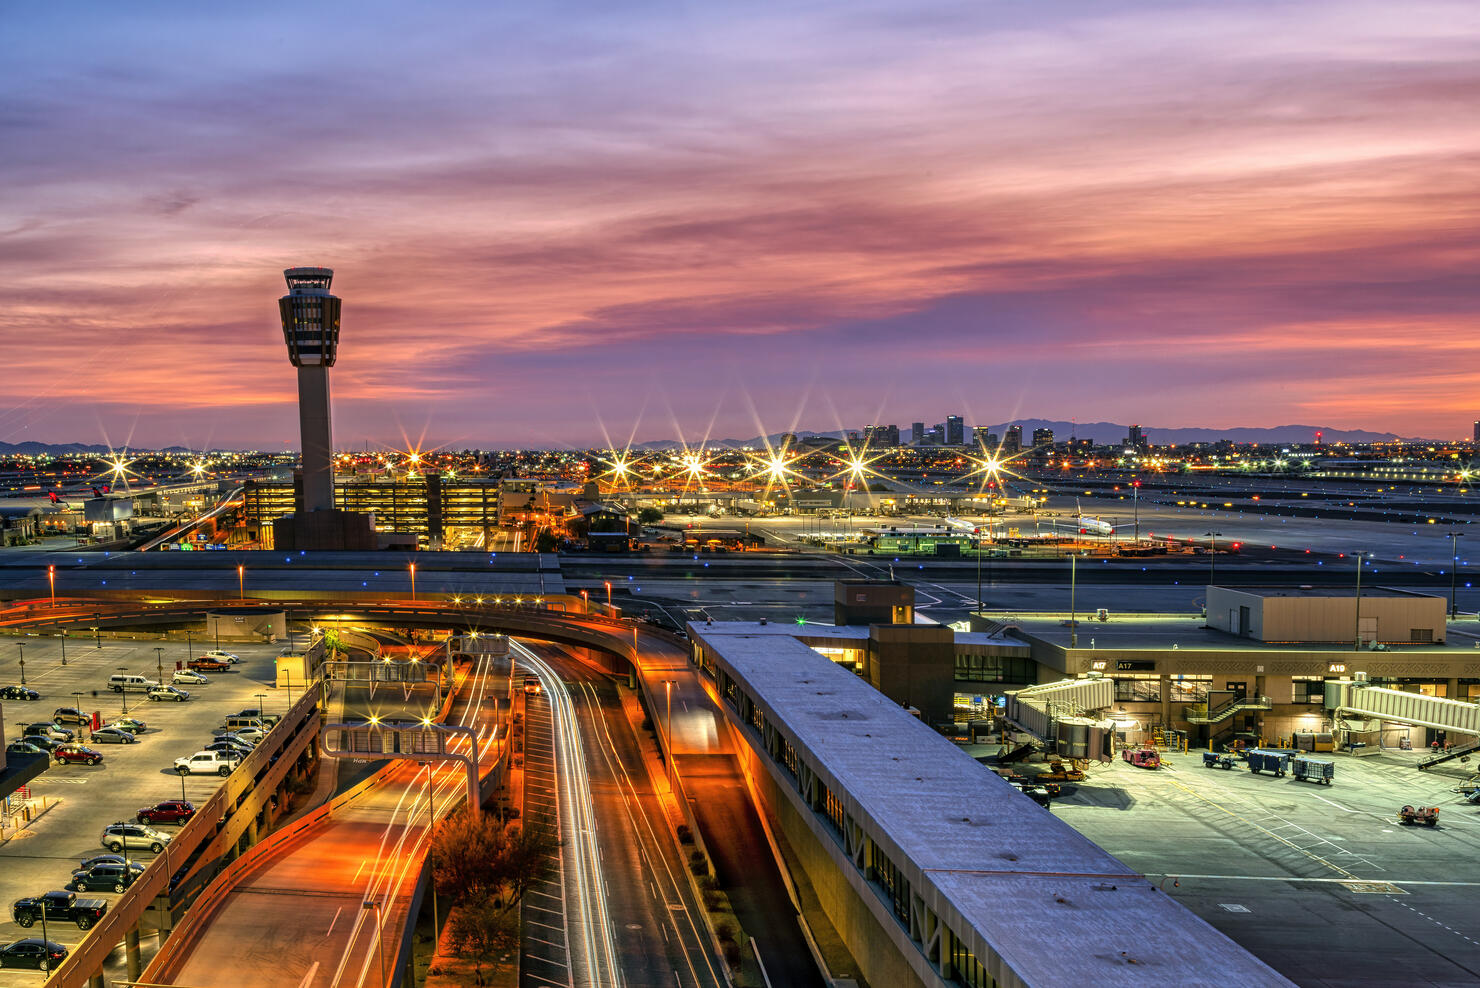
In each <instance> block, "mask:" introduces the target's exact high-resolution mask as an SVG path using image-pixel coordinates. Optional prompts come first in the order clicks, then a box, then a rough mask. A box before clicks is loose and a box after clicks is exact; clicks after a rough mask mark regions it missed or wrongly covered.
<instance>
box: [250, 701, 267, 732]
mask: <svg viewBox="0 0 1480 988" xmlns="http://www.w3.org/2000/svg"><path fill="white" fill-rule="evenodd" d="M252 695H253V696H255V697H256V698H257V716H258V717H261V716H262V715H263V714H265V713H267V707H266V705H265V704H264V703H263V701H264V700H266V699H267V694H266V693H253V694H252ZM262 726H263V727H266V726H267V721H265V720H264V721H263V722H262Z"/></svg>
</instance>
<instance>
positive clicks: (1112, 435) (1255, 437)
mask: <svg viewBox="0 0 1480 988" xmlns="http://www.w3.org/2000/svg"><path fill="white" fill-rule="evenodd" d="M930 425H931V423H927V427H929V426H930ZM1008 425H1019V426H1022V429H1023V441H1024V442H1025V443H1026V442H1027V441H1028V440H1029V439H1030V438H1031V437H1032V434H1033V430H1034V429H1052V430H1053V435H1054V439H1055V440H1056V441H1060V442H1061V441H1063V440H1065V439H1069V438H1079V439H1089V440H1092V441H1094V442H1096V443H1099V444H1101V445H1115V444H1117V443H1120V442H1123V441H1124V440H1125V437H1126V434H1127V433H1128V432H1129V431H1130V427H1129V426H1126V425H1121V424H1119V423H1117V422H1077V423H1076V422H1058V421H1052V420H1050V419H1018V420H1017V421H1016V422H1012V423H1003V424H1001V425H992V426H988V427H987V428H988V429H989V431H991V432H994V433H996V434H997V435H998V436H1002V435H1003V434H1004V433H1006V431H1007V426H1008ZM858 431H859V432H861V431H862V427H860V428H859V430H858ZM1142 432H1143V433H1144V434H1145V436H1146V437H1147V438H1148V439H1149V440H1150V441H1151V443H1153V444H1154V445H1157V446H1165V445H1168V444H1175V445H1179V446H1181V445H1185V444H1188V443H1211V442H1217V441H1218V440H1220V439H1228V440H1232V441H1233V442H1237V443H1261V444H1285V443H1309V442H1314V441H1315V437H1316V433H1317V432H1319V433H1321V441H1322V442H1326V443H1376V442H1392V441H1394V440H1401V439H1403V438H1404V437H1401V436H1398V435H1396V434H1394V433H1391V432H1368V431H1367V430H1365V429H1330V428H1325V427H1323V426H1317V425H1276V426H1272V427H1270V428H1267V429H1257V428H1234V429H1199V428H1187V429H1162V428H1158V427H1156V426H1142ZM783 435H785V433H781V432H776V433H772V434H771V435H769V436H764V437H762V436H752V437H751V438H749V439H710V440H707V441H706V442H705V443H704V446H705V448H706V449H740V448H742V447H745V446H750V447H752V448H762V447H765V446H767V445H772V446H774V445H776V444H777V443H778V442H779V441H780V439H781V437H782V436H783ZM797 435H798V436H800V437H802V438H804V439H805V438H808V437H819V438H828V439H841V438H843V437H844V435H845V433H844V432H843V431H841V430H833V431H831V432H813V431H812V430H810V429H799V430H797ZM899 437H900V440H901V441H903V442H906V443H907V442H909V441H910V438H911V436H910V424H909V423H908V422H906V423H904V424H902V425H901V426H900V430H899ZM966 438H967V440H968V441H970V439H971V427H969V426H968V427H967V430H966ZM1410 441H1413V442H1419V441H1427V440H1418V439H1410ZM688 445H689V446H690V447H692V446H693V445H695V444H693V443H690V444H688ZM489 448H494V447H489ZM632 448H633V449H636V450H666V449H682V448H684V444H683V443H680V442H679V441H678V440H676V439H657V440H653V441H651V442H645V443H635V444H633V446H632ZM111 452H114V450H110V449H109V448H108V447H107V446H100V445H89V444H87V443H38V442H23V443H6V442H0V456H14V455H21V456H48V455H50V456H66V455H72V456H75V455H78V454H83V455H94V456H106V455H107V454H109V453H111ZM130 452H146V450H144V449H142V448H136V449H135V448H131V449H130ZM147 452H161V453H192V452H197V453H198V452H200V450H191V449H189V448H188V447H185V446H166V447H164V448H163V449H160V450H147ZM210 452H217V451H214V450H213V451H210Z"/></svg>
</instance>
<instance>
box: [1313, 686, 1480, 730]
mask: <svg viewBox="0 0 1480 988" xmlns="http://www.w3.org/2000/svg"><path fill="white" fill-rule="evenodd" d="M1326 709H1328V710H1330V711H1331V713H1332V717H1333V719H1334V720H1335V721H1336V722H1337V723H1341V722H1343V721H1350V720H1388V721H1395V722H1397V723H1400V724H1412V725H1414V726H1415V727H1431V728H1435V729H1437V730H1440V731H1458V732H1459V733H1461V734H1473V735H1480V706H1477V705H1476V704H1473V703H1468V702H1466V701H1464V700H1448V699H1445V698H1444V697H1439V696H1424V695H1423V694H1421V693H1405V692H1404V691H1402V690H1390V689H1384V688H1383V687H1381V686H1369V685H1368V684H1367V683H1366V682H1364V681H1361V680H1350V679H1339V680H1327V681H1326Z"/></svg>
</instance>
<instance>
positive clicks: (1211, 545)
mask: <svg viewBox="0 0 1480 988" xmlns="http://www.w3.org/2000/svg"><path fill="white" fill-rule="evenodd" d="M1203 534H1204V535H1206V536H1207V537H1208V540H1209V541H1208V585H1209V586H1212V584H1213V566H1214V564H1216V563H1217V561H1218V539H1220V538H1221V537H1222V536H1223V533H1222V532H1204V533H1203Z"/></svg>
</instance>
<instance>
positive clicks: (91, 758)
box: [51, 744, 103, 765]
mask: <svg viewBox="0 0 1480 988" xmlns="http://www.w3.org/2000/svg"><path fill="white" fill-rule="evenodd" d="M51 757H53V758H55V759H56V760H57V762H58V763H61V762H66V763H67V764H69V765H70V764H73V763H76V762H81V763H83V764H84V765H101V764H103V753H102V752H101V751H99V750H98V749H96V748H89V747H88V746H87V745H85V744H63V745H58V746H57V750H56V751H53V752H52V753H51Z"/></svg>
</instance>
